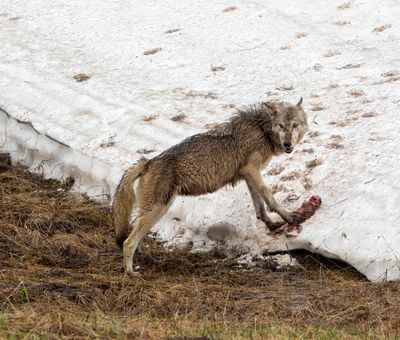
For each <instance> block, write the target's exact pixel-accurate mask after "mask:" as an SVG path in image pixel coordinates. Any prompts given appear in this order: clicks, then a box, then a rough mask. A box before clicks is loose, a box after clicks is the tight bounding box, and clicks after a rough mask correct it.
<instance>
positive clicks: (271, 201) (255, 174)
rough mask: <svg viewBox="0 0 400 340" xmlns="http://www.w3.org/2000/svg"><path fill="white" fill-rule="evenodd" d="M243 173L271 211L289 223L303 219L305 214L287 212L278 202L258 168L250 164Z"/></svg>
mask: <svg viewBox="0 0 400 340" xmlns="http://www.w3.org/2000/svg"><path fill="white" fill-rule="evenodd" d="M242 174H243V176H244V178H245V179H246V182H247V183H248V185H250V186H252V187H253V188H255V190H256V191H257V193H258V194H259V195H260V196H261V197H262V199H263V200H264V201H265V203H266V204H267V206H268V208H269V209H270V210H271V211H275V212H276V213H278V214H279V216H281V217H282V218H283V219H284V220H285V221H286V222H288V223H296V222H300V221H302V220H303V216H302V215H301V214H299V213H297V212H287V211H286V210H284V209H283V208H282V207H281V206H280V205H279V204H278V202H277V201H276V200H275V198H274V196H273V195H272V193H271V191H270V190H269V189H268V188H267V186H266V185H265V183H264V181H263V179H262V176H261V173H260V170H259V169H258V168H256V167H251V166H248V167H246V168H245V169H242Z"/></svg>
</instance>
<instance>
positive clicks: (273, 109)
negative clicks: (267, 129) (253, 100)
mask: <svg viewBox="0 0 400 340" xmlns="http://www.w3.org/2000/svg"><path fill="white" fill-rule="evenodd" d="M263 105H264V106H266V107H267V108H268V109H269V110H270V111H271V113H272V114H273V115H274V116H276V115H277V114H278V110H277V107H276V104H275V103H272V102H264V103H263Z"/></svg>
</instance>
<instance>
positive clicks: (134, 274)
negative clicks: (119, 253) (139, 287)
mask: <svg viewBox="0 0 400 340" xmlns="http://www.w3.org/2000/svg"><path fill="white" fill-rule="evenodd" d="M125 276H127V277H129V278H134V277H142V275H141V274H140V273H139V272H137V271H133V270H132V269H127V270H126V271H125Z"/></svg>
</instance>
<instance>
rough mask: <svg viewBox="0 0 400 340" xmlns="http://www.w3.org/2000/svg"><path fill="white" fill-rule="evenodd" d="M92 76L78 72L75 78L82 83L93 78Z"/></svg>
mask: <svg viewBox="0 0 400 340" xmlns="http://www.w3.org/2000/svg"><path fill="white" fill-rule="evenodd" d="M91 77H92V76H88V75H87V74H84V73H78V74H75V75H74V77H73V78H74V79H75V81H76V82H77V83H81V82H83V81H87V80H89V79H90V78H91Z"/></svg>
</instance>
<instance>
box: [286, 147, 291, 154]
mask: <svg viewBox="0 0 400 340" xmlns="http://www.w3.org/2000/svg"><path fill="white" fill-rule="evenodd" d="M284 150H285V152H286V153H291V152H292V151H293V148H292V147H290V148H284Z"/></svg>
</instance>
